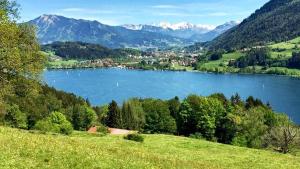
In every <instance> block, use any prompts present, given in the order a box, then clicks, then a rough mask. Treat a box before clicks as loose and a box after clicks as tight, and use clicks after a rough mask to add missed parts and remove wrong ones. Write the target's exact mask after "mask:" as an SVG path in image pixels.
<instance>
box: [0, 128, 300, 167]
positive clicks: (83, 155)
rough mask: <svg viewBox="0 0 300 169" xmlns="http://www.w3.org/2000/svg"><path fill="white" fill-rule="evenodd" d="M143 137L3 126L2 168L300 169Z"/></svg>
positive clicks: (243, 153)
mask: <svg viewBox="0 0 300 169" xmlns="http://www.w3.org/2000/svg"><path fill="white" fill-rule="evenodd" d="M143 136H144V137H145V141H144V143H137V142H133V141H128V140H124V139H123V137H122V136H110V135H92V134H87V133H85V132H75V133H74V134H73V135H71V136H63V135H58V134H41V133H38V132H30V131H23V130H18V129H11V128H6V127H0V152H1V153H0V168H3V169H6V168H7V169H10V168H24V169H26V168H39V169H43V168H55V169H60V168H61V169H66V168H72V169H77V168H78V169H83V168H107V169H108V168H128V169H135V168H136V169H141V168H205V169H207V168H208V169H221V168H222V169H226V168H228V169H235V168H245V169H249V168H254V169H255V168H257V169H264V168H270V169H277V168H278V169H281V168H282V169H287V168H288V169H293V168H295V169H297V168H300V158H299V157H297V156H293V155H284V154H279V153H276V152H272V151H266V150H255V149H248V148H241V147H234V146H230V145H223V144H218V143H212V142H207V141H203V140H197V139H192V138H184V137H176V136H169V135H143Z"/></svg>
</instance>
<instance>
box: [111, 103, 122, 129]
mask: <svg viewBox="0 0 300 169" xmlns="http://www.w3.org/2000/svg"><path fill="white" fill-rule="evenodd" d="M108 110H109V111H108V116H107V125H108V126H109V127H114V128H123V120H122V119H123V118H122V112H121V110H120V108H119V106H118V104H117V102H116V101H114V100H113V101H112V102H111V103H110V104H109V106H108Z"/></svg>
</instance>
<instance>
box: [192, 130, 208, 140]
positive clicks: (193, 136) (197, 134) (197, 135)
mask: <svg viewBox="0 0 300 169" xmlns="http://www.w3.org/2000/svg"><path fill="white" fill-rule="evenodd" d="M189 138H193V139H199V140H204V139H205V138H204V137H203V136H202V134H201V133H199V132H196V133H195V134H190V136H189Z"/></svg>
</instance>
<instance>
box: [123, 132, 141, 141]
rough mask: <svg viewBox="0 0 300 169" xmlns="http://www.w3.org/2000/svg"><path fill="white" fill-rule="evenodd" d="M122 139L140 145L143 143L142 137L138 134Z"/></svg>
mask: <svg viewBox="0 0 300 169" xmlns="http://www.w3.org/2000/svg"><path fill="white" fill-rule="evenodd" d="M124 139H126V140H131V141H135V142H140V143H142V142H144V137H143V136H141V135H139V134H128V135H127V136H125V137H124Z"/></svg>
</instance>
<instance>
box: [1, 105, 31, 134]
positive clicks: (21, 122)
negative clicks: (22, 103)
mask: <svg viewBox="0 0 300 169" xmlns="http://www.w3.org/2000/svg"><path fill="white" fill-rule="evenodd" d="M4 120H5V122H6V124H7V125H9V126H11V127H15V128H21V129H27V127H28V125H27V116H26V114H25V113H22V112H21V111H20V109H19V106H17V105H15V104H14V105H12V106H8V108H7V110H6V114H5V116H4Z"/></svg>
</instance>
